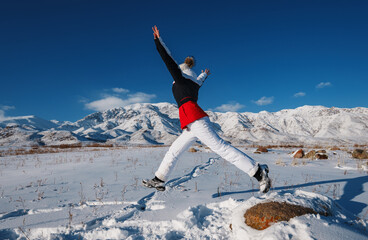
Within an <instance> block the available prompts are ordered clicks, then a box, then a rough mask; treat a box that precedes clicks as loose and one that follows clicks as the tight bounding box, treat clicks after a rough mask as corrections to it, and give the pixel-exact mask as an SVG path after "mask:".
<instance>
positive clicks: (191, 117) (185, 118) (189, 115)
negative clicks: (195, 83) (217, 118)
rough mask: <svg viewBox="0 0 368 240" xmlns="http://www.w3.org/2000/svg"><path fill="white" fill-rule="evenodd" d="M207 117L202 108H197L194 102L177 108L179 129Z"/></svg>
mask: <svg viewBox="0 0 368 240" xmlns="http://www.w3.org/2000/svg"><path fill="white" fill-rule="evenodd" d="M203 117H208V115H207V113H205V112H204V111H203V110H202V108H200V107H199V106H198V104H197V103H196V102H193V101H189V102H186V103H184V104H183V105H181V106H180V107H179V119H180V127H181V129H184V128H186V126H187V125H188V124H190V123H192V122H194V121H196V120H198V119H201V118H203Z"/></svg>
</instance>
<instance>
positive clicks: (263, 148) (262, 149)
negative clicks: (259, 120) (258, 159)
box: [256, 146, 268, 153]
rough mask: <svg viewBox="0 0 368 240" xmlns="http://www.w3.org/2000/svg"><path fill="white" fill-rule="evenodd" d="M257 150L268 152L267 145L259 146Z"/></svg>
mask: <svg viewBox="0 0 368 240" xmlns="http://www.w3.org/2000/svg"><path fill="white" fill-rule="evenodd" d="M256 151H257V152H261V153H262V152H263V153H266V152H268V150H267V148H266V147H263V146H259V147H258V148H257V150H256Z"/></svg>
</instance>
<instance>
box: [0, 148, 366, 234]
mask: <svg viewBox="0 0 368 240" xmlns="http://www.w3.org/2000/svg"><path fill="white" fill-rule="evenodd" d="M196 148H197V149H199V150H200V151H199V152H197V153H189V152H187V153H185V154H184V155H183V156H182V158H181V159H180V161H179V163H178V164H177V166H176V169H175V171H174V173H173V175H172V176H171V177H170V180H169V181H168V183H167V190H166V191H165V192H156V191H153V190H152V189H147V188H144V187H142V186H141V179H142V178H151V177H153V174H154V172H155V171H156V169H157V167H158V166H159V164H160V162H161V159H162V158H163V156H164V154H165V152H166V151H167V148H166V147H163V148H129V149H91V150H89V151H73V152H67V153H65V152H64V153H54V154H38V155H19V156H10V157H1V158H0V164H1V169H0V239H7V238H8V239H17V238H24V237H28V238H30V239H35V238H38V239H55V238H77V237H82V238H84V239H247V238H246V237H245V236H247V237H248V238H249V239H338V238H339V237H338V236H347V237H348V238H349V239H368V237H367V231H368V228H367V219H368V216H367V215H368V207H367V204H368V200H367V199H368V194H367V190H368V183H367V182H368V175H367V173H366V172H365V171H364V170H362V169H361V168H360V169H358V168H357V167H358V166H359V164H358V162H357V161H356V160H354V159H352V158H351V157H350V155H349V154H347V153H346V152H343V151H335V154H334V152H332V151H328V155H329V158H330V159H329V160H315V161H310V160H298V162H297V163H295V162H294V163H293V160H292V158H291V157H290V155H289V153H290V152H291V150H290V149H275V150H271V151H270V152H269V153H265V154H261V155H258V154H253V152H254V149H253V148H249V149H246V148H241V150H244V151H245V152H246V153H247V154H249V155H250V156H252V157H254V158H255V159H257V160H258V161H260V162H261V163H266V164H268V165H269V167H270V176H271V178H272V180H273V189H272V190H271V192H270V193H269V194H266V195H259V194H258V184H257V183H256V182H255V181H254V180H253V179H250V178H249V177H248V176H247V175H246V174H244V173H242V172H241V171H239V170H238V169H237V168H236V167H234V166H233V165H231V164H229V163H227V162H226V161H224V160H223V159H221V158H219V157H218V156H217V155H216V154H214V153H211V152H209V151H208V150H207V149H205V148H199V147H196ZM280 162H282V163H283V164H280ZM271 199H272V200H277V201H281V200H284V201H288V202H294V203H300V204H302V205H306V206H310V207H312V208H313V209H316V208H318V207H319V206H320V204H325V205H327V206H328V207H329V209H331V212H332V213H333V215H332V216H331V217H324V216H319V215H316V216H314V215H306V216H302V217H298V218H294V219H292V220H291V221H289V222H281V223H277V224H275V225H273V226H271V227H270V228H268V229H266V230H264V231H257V230H254V229H250V228H249V227H247V226H245V224H244V223H243V222H244V221H241V216H242V214H244V212H245V210H246V209H247V208H248V207H251V206H253V205H254V204H256V203H258V202H262V201H268V200H271ZM230 224H232V226H233V230H231V229H230V227H229V226H230ZM244 235H245V236H244Z"/></svg>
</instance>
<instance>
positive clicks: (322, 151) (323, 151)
mask: <svg viewBox="0 0 368 240" xmlns="http://www.w3.org/2000/svg"><path fill="white" fill-rule="evenodd" d="M317 153H327V152H326V150H323V149H322V150H318V151H317Z"/></svg>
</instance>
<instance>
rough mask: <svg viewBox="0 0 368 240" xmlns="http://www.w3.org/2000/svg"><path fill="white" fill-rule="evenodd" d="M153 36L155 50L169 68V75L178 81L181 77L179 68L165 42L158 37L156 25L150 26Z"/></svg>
mask: <svg viewBox="0 0 368 240" xmlns="http://www.w3.org/2000/svg"><path fill="white" fill-rule="evenodd" d="M152 30H153V36H154V40H155V44H156V48H157V51H158V52H159V54H160V56H161V58H162V60H163V61H164V63H165V65H166V67H167V69H168V70H169V72H170V74H171V76H172V77H173V78H174V80H175V81H180V79H182V74H181V70H180V68H179V66H178V64H177V63H176V62H175V60H174V59H173V57H172V56H171V53H170V51H169V49H168V48H167V47H166V45H165V43H164V42H163V41H162V39H161V37H160V32H159V30H158V29H157V26H154V27H153V28H152Z"/></svg>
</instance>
